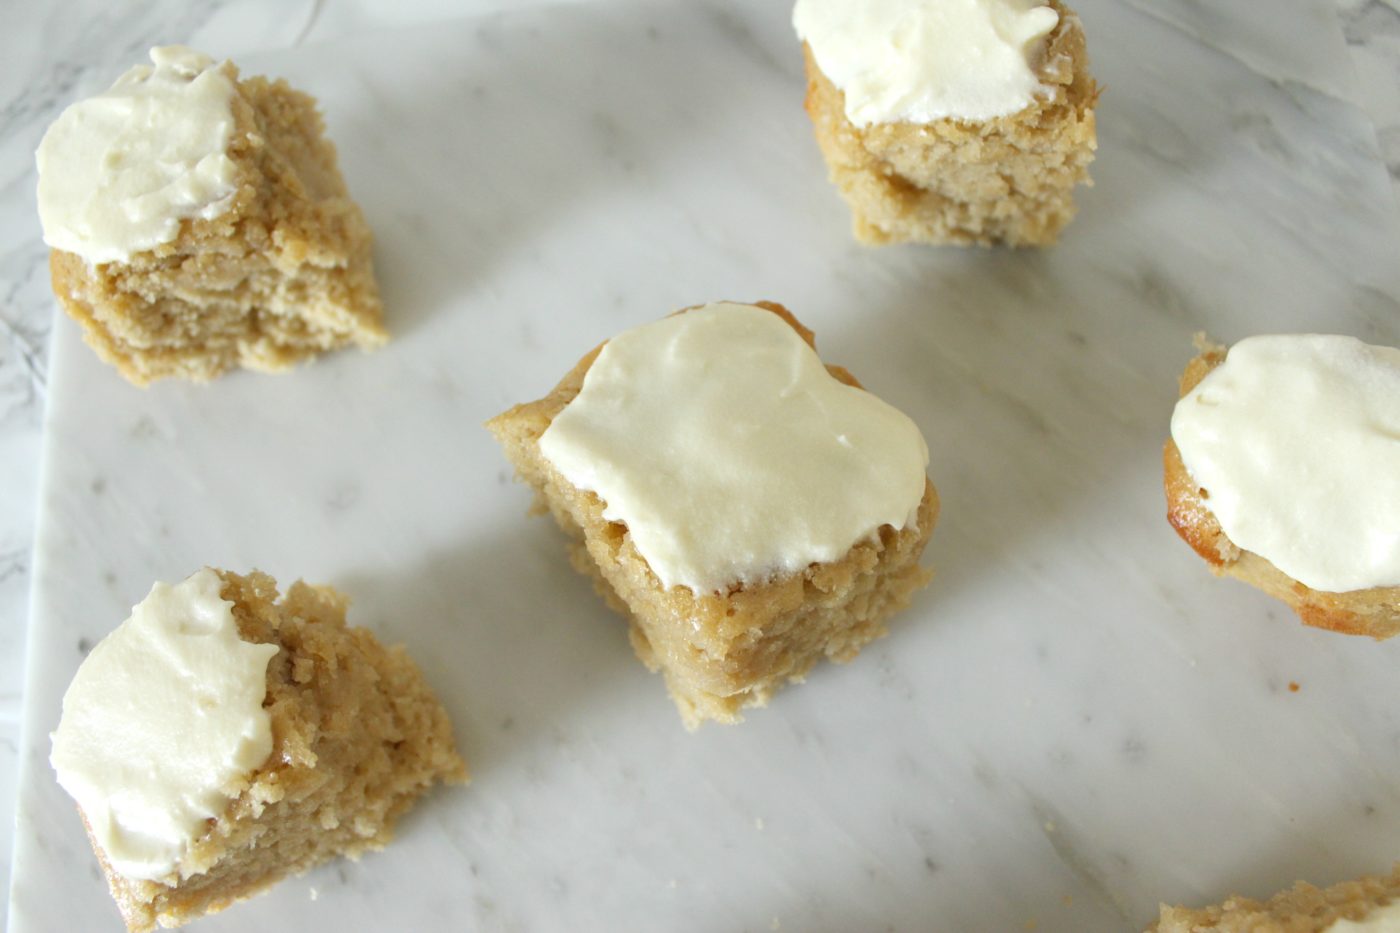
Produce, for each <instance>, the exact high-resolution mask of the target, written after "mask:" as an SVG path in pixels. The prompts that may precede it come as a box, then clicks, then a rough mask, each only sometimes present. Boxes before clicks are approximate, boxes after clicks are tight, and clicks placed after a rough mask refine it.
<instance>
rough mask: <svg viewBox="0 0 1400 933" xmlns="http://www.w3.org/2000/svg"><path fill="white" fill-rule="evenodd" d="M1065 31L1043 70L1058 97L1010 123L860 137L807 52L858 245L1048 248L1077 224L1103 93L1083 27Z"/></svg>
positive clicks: (815, 117)
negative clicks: (1079, 189) (1078, 190)
mask: <svg viewBox="0 0 1400 933" xmlns="http://www.w3.org/2000/svg"><path fill="white" fill-rule="evenodd" d="M1050 5H1051V6H1053V7H1054V8H1055V10H1056V12H1058V13H1059V14H1060V21H1059V23H1058V24H1057V25H1056V27H1055V29H1054V30H1053V31H1052V32H1051V33H1050V35H1049V36H1048V37H1047V39H1046V46H1045V52H1044V57H1043V61H1042V63H1041V66H1040V80H1041V84H1042V85H1043V86H1044V87H1046V88H1048V89H1049V93H1048V94H1043V95H1041V96H1038V97H1037V99H1036V101H1035V102H1034V103H1032V104H1031V105H1030V106H1028V107H1026V108H1024V109H1023V110H1020V111H1018V112H1017V113H1014V114H1010V115H1008V116H1005V117H997V118H994V119H990V120H980V121H967V120H957V119H944V120H936V121H934V122H932V123H907V122H899V123H879V124H874V125H871V126H868V127H857V126H855V125H854V124H852V123H851V122H850V120H848V119H847V118H846V107H845V95H844V94H843V93H842V92H841V90H840V89H839V88H837V87H836V86H835V85H834V84H832V83H831V81H830V80H829V79H828V78H827V76H826V75H825V74H824V73H823V72H822V70H821V68H820V67H819V66H818V65H817V62H816V59H815V58H814V57H813V55H812V51H811V49H810V48H808V47H807V46H806V45H805V44H804V46H803V53H804V56H805V59H806V69H807V100H806V108H807V113H808V115H809V116H810V117H811V118H812V124H813V127H814V128H815V131H816V136H817V144H818V145H819V147H820V148H821V152H822V156H823V157H824V158H825V160H826V164H827V169H828V172H829V174H830V176H831V181H832V182H833V183H834V184H835V185H836V187H837V188H838V189H839V190H840V192H841V194H842V196H843V197H844V198H845V199H846V201H847V203H848V204H849V205H850V207H851V213H852V217H853V228H854V234H855V237H856V239H857V240H860V241H861V242H863V243H868V244H872V245H879V244H886V243H906V242H915V243H932V244H960V245H973V244H975V245H979V246H992V245H1007V246H1046V245H1049V244H1052V243H1054V242H1055V240H1056V238H1057V237H1058V236H1059V233H1060V231H1061V230H1062V229H1063V228H1064V227H1065V225H1066V224H1068V223H1069V222H1070V221H1071V220H1072V219H1073V218H1074V214H1075V205H1074V197H1073V192H1074V187H1075V186H1076V185H1079V184H1086V185H1087V184H1091V182H1090V180H1089V163H1090V162H1092V161H1093V158H1094V150H1095V149H1096V148H1097V145H1098V143H1097V135H1096V131H1095V126H1094V105H1095V103H1096V102H1097V100H1098V95H1099V87H1098V85H1097V84H1095V82H1094V79H1093V78H1092V77H1091V76H1090V74H1089V71H1088V55H1087V52H1086V51H1085V42H1084V31H1083V28H1082V27H1081V25H1080V22H1079V17H1078V16H1076V15H1075V14H1074V13H1073V12H1072V11H1070V10H1069V9H1068V8H1067V7H1065V6H1064V4H1062V3H1060V2H1058V0H1050Z"/></svg>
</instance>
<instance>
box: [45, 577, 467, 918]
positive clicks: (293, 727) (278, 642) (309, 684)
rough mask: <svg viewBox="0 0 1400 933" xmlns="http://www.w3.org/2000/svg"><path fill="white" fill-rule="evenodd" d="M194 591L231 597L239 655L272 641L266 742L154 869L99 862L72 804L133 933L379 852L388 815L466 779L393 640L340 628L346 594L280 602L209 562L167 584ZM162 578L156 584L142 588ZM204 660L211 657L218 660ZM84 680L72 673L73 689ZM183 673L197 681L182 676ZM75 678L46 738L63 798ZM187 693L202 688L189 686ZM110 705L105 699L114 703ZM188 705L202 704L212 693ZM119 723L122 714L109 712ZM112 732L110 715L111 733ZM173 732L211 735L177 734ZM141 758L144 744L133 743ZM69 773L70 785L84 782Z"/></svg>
mask: <svg viewBox="0 0 1400 933" xmlns="http://www.w3.org/2000/svg"><path fill="white" fill-rule="evenodd" d="M215 574H217V576H214V575H215ZM193 586H202V587H205V588H206V599H205V602H204V605H205V606H209V605H218V604H217V603H210V602H209V597H214V596H217V598H219V599H221V600H223V601H224V602H225V603H228V602H231V603H232V607H231V612H232V617H233V619H234V620H235V623H236V637H237V639H238V640H239V644H238V645H237V647H238V648H239V650H246V649H245V648H244V647H243V646H246V645H254V646H264V645H265V646H270V647H269V649H268V650H269V652H270V659H269V660H268V661H267V662H266V665H267V667H266V692H265V695H264V696H263V699H262V704H261V705H262V708H263V710H265V712H266V713H267V715H268V716H269V717H270V732H271V751H270V753H269V754H268V755H267V756H266V759H265V760H264V761H262V762H261V764H258V765H257V766H256V767H254V768H253V769H252V771H251V773H247V774H246V775H244V776H242V777H239V778H237V779H236V780H234V781H233V783H232V784H231V785H230V786H228V787H227V788H226V789H225V791H224V793H226V794H228V795H229V799H228V802H227V805H226V809H225V810H224V811H223V812H222V813H221V814H220V815H218V816H217V817H215V818H211V819H209V820H208V821H207V824H205V829H204V831H203V832H202V833H201V834H199V835H198V837H197V838H195V839H193V841H192V842H190V843H189V844H188V845H187V846H186V847H185V848H184V849H183V852H182V854H181V855H180V857H179V859H178V864H177V866H176V867H175V868H174V869H172V870H170V871H169V872H168V873H166V874H165V875H164V876H163V877H159V878H155V879H151V878H141V877H131V876H128V875H127V874H124V873H123V872H122V871H121V870H118V869H117V868H115V867H114V866H113V864H112V863H113V861H118V860H117V859H113V858H109V853H108V852H107V851H105V850H104V847H103V845H102V844H101V842H100V841H99V838H98V835H97V834H95V833H94V832H93V826H92V824H91V823H90V822H89V815H88V814H87V813H85V812H84V811H83V809H82V806H81V805H80V806H79V812H80V813H81V814H82V815H83V821H84V825H85V826H87V828H88V834H89V837H90V838H91V840H92V843H93V849H94V851H95V852H96V854H97V858H98V860H99V862H100V863H101V865H102V868H103V871H104V873H105V874H106V877H107V882H108V885H109V886H110V888H111V891H112V896H113V897H114V898H115V900H116V902H117V905H118V907H119V908H120V910H121V913H122V917H123V919H124V920H125V922H126V925H127V928H128V929H129V930H131V931H133V933H137V931H147V930H152V929H154V928H155V927H156V925H157V924H159V925H160V926H164V927H176V926H181V925H183V924H185V923H188V922H189V921H191V920H194V919H197V918H198V917H201V916H203V915H205V914H209V913H214V912H217V911H221V910H223V909H224V908H226V907H228V906H230V905H232V904H234V903H235V902H237V901H240V900H244V899H246V898H248V897H250V896H252V895H254V894H257V893H259V892H261V891H262V890H264V889H265V888H267V887H269V886H271V885H273V884H275V883H276V882H278V881H280V880H282V879H283V878H285V877H287V876H290V875H296V874H300V873H302V872H304V871H306V870H308V869H310V868H312V867H313V866H315V865H317V864H319V863H321V862H324V861H326V860H328V859H331V858H334V857H336V856H341V855H344V856H348V857H350V858H358V857H359V856H360V855H362V854H363V853H365V852H368V851H371V850H375V849H381V848H383V847H384V846H385V845H386V844H387V843H388V842H389V840H390V838H391V836H392V834H393V829H394V824H395V822H396V821H397V820H398V818H399V817H400V816H402V815H403V814H404V813H405V812H406V811H407V810H408V809H409V808H410V807H412V806H413V804H414V803H415V802H416V801H417V800H418V799H419V798H420V797H421V796H422V795H423V794H424V793H426V792H427V791H428V790H429V789H430V788H431V787H432V786H433V785H435V784H437V783H439V782H446V783H465V782H466V781H467V778H468V775H467V768H466V765H465V763H464V762H463V760H462V759H461V757H460V756H459V755H458V754H457V751H456V748H455V743H454V741H453V737H452V726H451V723H450V722H449V720H448V716H447V713H446V711H445V710H444V709H443V707H442V705H441V704H440V703H439V702H438V700H437V698H436V697H435V696H434V694H433V692H432V690H431V689H430V688H429V687H428V685H427V683H426V682H425V681H424V679H423V675H422V673H421V672H420V670H419V669H418V667H417V666H416V665H415V664H414V663H413V661H412V660H411V659H410V658H409V657H408V655H407V654H406V653H405V651H404V650H403V648H402V647H392V648H386V647H384V646H383V645H382V644H380V642H379V641H378V640H377V639H376V638H375V637H374V635H373V634H372V633H370V632H369V631H368V630H366V629H363V628H355V627H350V626H347V625H346V623H345V611H346V607H347V605H348V600H347V599H346V597H345V596H343V595H341V594H340V593H338V592H336V591H335V590H333V589H331V588H330V587H325V586H311V585H308V584H305V583H302V582H297V583H294V584H293V585H292V587H291V588H290V589H289V590H288V591H287V593H286V595H285V597H282V598H281V599H279V596H278V591H277V587H276V583H275V581H274V580H273V579H272V578H271V577H269V576H268V575H266V574H264V573H259V572H257V571H254V572H252V573H250V574H248V575H247V576H240V575H238V574H235V573H230V572H228V571H213V570H208V569H206V570H204V571H201V572H200V573H199V574H196V575H195V576H193V577H191V578H190V579H189V580H187V581H185V582H184V583H183V584H180V585H179V586H178V587H174V588H165V589H164V591H165V593H171V592H178V591H180V590H181V588H189V587H193ZM162 587H163V585H158V586H157V588H156V589H153V591H152V594H153V597H154V596H155V595H156V592H157V590H159V589H161V588H162ZM151 598H152V597H148V600H147V602H146V603H143V605H149V604H150V600H151ZM192 605H195V606H196V607H197V606H198V605H199V604H198V603H193V604H192ZM141 611H142V606H138V607H136V609H134V610H133V616H134V617H135V616H136V615H138V614H139V613H141ZM156 611H160V610H156ZM187 615H188V616H189V621H178V622H177V623H175V624H177V625H178V626H179V627H180V628H181V630H182V631H184V630H186V629H195V630H198V629H199V628H200V627H201V626H207V625H208V623H207V622H206V621H204V617H203V615H202V614H201V612H199V611H195V612H190V613H187ZM128 624H130V623H128ZM119 631H120V630H119ZM104 651H107V654H106V655H105V656H103V657H102V659H101V660H99V661H98V662H97V663H98V664H99V665H100V664H102V663H110V662H108V661H107V658H110V657H112V656H113V652H111V651H108V650H107V649H105V648H104V646H103V644H99V645H98V646H97V648H95V649H94V651H93V653H92V654H91V655H90V656H89V659H88V661H87V662H85V665H84V666H85V667H87V666H88V665H89V664H92V663H94V662H93V658H95V657H98V656H99V655H100V654H101V653H102V652H104ZM144 654H145V655H146V657H147V658H148V659H149V660H148V661H147V662H143V664H149V665H150V666H151V667H152V668H154V667H156V666H158V665H159V663H160V661H161V657H160V656H159V655H162V654H164V652H144ZM214 663H216V664H217V663H220V662H219V661H218V660H217V656H216V658H215V661H214ZM230 663H231V662H230ZM82 676H83V672H82V671H81V670H80V672H79V677H78V678H75V682H74V683H75V687H76V685H77V684H78V683H79V678H81V677H82ZM99 676H105V675H99ZM122 676H125V677H128V678H131V677H135V678H136V680H137V682H138V683H139V682H142V681H141V679H142V678H143V677H145V676H146V675H144V674H143V673H142V672H141V671H139V670H138V671H127V672H125V674H123V675H122ZM184 680H185V681H191V680H196V681H197V680H199V678H191V677H190V676H189V675H186V676H185V677H184ZM151 682H154V678H152V680H151ZM75 687H70V692H69V696H66V697H65V700H64V723H63V724H61V725H60V731H59V733H56V734H55V746H54V747H55V755H54V763H55V767H56V768H58V770H59V776H60V781H64V786H65V787H66V788H69V789H70V793H71V792H72V788H71V786H70V785H73V784H74V779H71V778H70V779H68V780H65V770H64V766H65V765H67V766H71V765H72V764H73V754H74V753H73V751H72V750H73V749H74V748H80V747H82V746H81V744H80V743H81V742H82V741H84V739H83V737H82V736H81V735H80V736H79V737H78V738H67V739H65V738H64V735H63V730H64V729H65V728H73V729H75V730H78V731H81V730H82V729H83V728H84V726H85V725H86V724H85V723H84V722H83V718H84V715H85V713H87V712H88V711H86V710H84V709H81V708H75V704H81V703H82V702H83V699H91V696H90V688H89V689H88V690H87V691H83V692H86V693H87V694H88V696H86V697H84V696H82V695H81V693H80V692H79V691H78V690H75ZM153 689H154V688H153ZM191 689H195V690H200V689H204V688H203V687H202V686H201V685H200V684H199V683H195V684H194V686H193V687H192V688H191ZM108 700H109V702H110V704H111V705H112V706H114V707H115V706H120V705H121V704H122V703H123V702H124V700H125V698H124V697H121V696H112V697H110V698H108ZM193 702H196V703H200V704H205V705H208V706H210V708H211V709H213V704H214V703H215V702H216V700H215V699H213V698H198V699H194V700H193ZM99 721H101V720H99ZM105 721H106V722H108V723H109V724H110V723H111V722H112V721H113V720H112V719H108V720H105ZM116 721H117V722H118V723H120V717H117V719H116ZM89 722H91V720H89ZM70 723H72V725H70ZM148 725H149V724H147V726H148ZM121 731H122V727H121V725H120V724H119V725H118V726H117V727H116V728H114V729H113V732H115V733H121ZM146 735H149V733H147V732H145V731H141V730H139V729H133V732H132V734H130V735H125V736H124V735H122V734H115V735H113V736H112V739H111V740H112V741H114V742H116V743H119V744H118V749H120V748H121V747H122V746H121V745H120V743H127V746H126V747H128V748H130V747H131V743H135V744H137V745H139V744H140V743H141V742H142V741H143V739H142V738H141V736H146ZM99 738H100V737H99ZM65 741H66V742H67V745H66V746H65V745H64V744H63V742H65ZM102 741H105V739H104V740H102ZM179 741H183V742H187V743H200V742H203V741H208V739H207V737H205V736H201V735H199V734H187V735H184V736H181V737H180V738H179ZM118 753H119V752H118ZM152 753H153V752H152V751H151V749H149V748H145V749H138V750H137V751H136V752H135V754H138V755H143V754H152ZM65 756H66V757H65ZM80 764H82V763H81V762H80ZM88 767H91V765H90V764H88ZM128 767H136V766H135V765H132V764H130V763H129V761H128V760H126V759H121V760H118V761H117V762H116V763H115V764H114V765H112V766H110V767H109V768H108V769H106V770H108V771H111V772H118V771H123V770H124V769H126V768H128ZM151 779H152V780H155V778H154V776H153V777H152V778H151ZM76 780H77V781H78V786H81V781H82V780H84V779H83V778H78V779H76ZM115 780H118V781H120V779H115ZM118 790H119V791H120V790H121V789H120V788H118ZM118 796H121V793H119V794H118ZM119 806H120V804H116V803H112V804H110V815H109V813H108V808H109V801H108V800H101V801H100V808H101V812H102V814H103V816H104V818H105V819H106V820H108V821H109V822H110V823H113V824H116V825H118V826H119V827H120V826H121V825H122V824H123V822H124V821H125V824H126V828H125V829H119V830H118V831H119V832H124V833H126V834H128V835H129V834H130V832H131V829H130V813H139V812H140V811H139V810H134V811H130V812H129V813H128V814H127V815H125V816H123V815H121V814H118V813H117V810H118V808H119ZM127 806H128V807H130V806H131V805H130V804H129V803H128V804H127ZM94 818H96V816H95V815H94Z"/></svg>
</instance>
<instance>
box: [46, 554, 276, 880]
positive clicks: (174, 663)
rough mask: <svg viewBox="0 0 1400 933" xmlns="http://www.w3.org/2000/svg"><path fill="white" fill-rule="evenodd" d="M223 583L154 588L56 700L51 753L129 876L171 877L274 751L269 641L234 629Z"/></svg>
mask: <svg viewBox="0 0 1400 933" xmlns="http://www.w3.org/2000/svg"><path fill="white" fill-rule="evenodd" d="M222 586H223V583H222V581H221V580H220V578H219V575H218V574H217V573H215V572H214V571H213V570H210V569H207V568H206V569H204V570H201V571H199V572H198V573H196V574H194V575H193V576H191V577H190V578H188V579H187V580H185V581H184V582H183V583H179V584H176V585H175V586H169V585H167V584H164V583H157V584H155V585H154V586H152V587H151V592H150V595H148V596H147V597H146V598H145V599H144V600H143V601H142V602H141V603H140V604H139V605H137V606H135V607H134V608H133V609H132V610H131V617H130V618H128V619H127V620H126V621H125V622H123V623H122V624H121V625H120V626H118V627H117V628H116V630H115V631H113V632H112V633H111V634H110V635H108V636H107V637H106V638H104V639H102V641H101V642H100V643H98V645H97V646H96V647H95V648H93V649H92V653H91V654H89V655H88V657H87V659H86V660H85V661H83V663H82V666H80V667H79V668H78V673H77V674H76V675H75V676H74V677H73V683H72V684H70V685H69V687H68V692H67V693H66V694H64V696H63V718H62V719H61V721H60V722H59V724H58V731H56V732H55V733H54V734H53V752H52V754H51V756H50V759H49V760H50V762H51V763H52V764H53V767H54V770H55V771H56V772H57V773H58V783H59V784H61V785H63V789H64V790H66V791H68V793H69V794H70V795H71V796H72V797H73V799H74V800H75V801H77V803H78V806H80V807H81V808H82V811H83V815H84V816H86V817H87V820H88V824H89V825H90V826H91V827H92V834H93V836H94V837H95V838H96V840H97V844H98V845H99V846H100V847H101V849H102V851H103V853H104V854H105V855H106V857H107V861H108V862H109V863H110V864H111V866H112V868H113V869H114V870H115V871H117V872H119V873H121V874H123V875H126V876H128V877H131V878H146V879H157V878H162V877H165V876H167V875H169V874H170V872H172V871H173V870H174V869H175V868H176V867H177V866H178V864H179V860H180V858H181V856H182V855H183V854H184V853H185V852H186V851H187V849H188V848H189V845H190V844H191V843H192V842H194V841H195V840H196V839H198V838H199V837H200V836H201V835H203V833H204V831H205V828H206V823H205V821H206V820H208V819H210V818H212V817H217V816H218V815H219V814H221V813H222V812H223V811H224V809H225V808H226V807H227V805H228V802H229V800H230V797H231V795H230V793H229V792H228V791H229V789H230V788H231V787H232V786H233V785H234V784H235V783H236V782H237V781H238V780H240V779H241V778H243V777H244V776H246V775H247V774H248V773H249V772H251V771H252V770H253V769H254V768H257V767H258V766H259V765H261V764H262V763H263V762H264V761H265V760H266V759H267V756H268V755H269V754H270V753H271V751H272V724H271V718H270V717H269V716H268V714H267V711H266V710H264V709H263V707H262V702H263V698H264V697H265V696H266V694H267V663H268V661H269V660H270V659H271V658H272V656H273V655H275V654H276V653H277V650H278V649H277V646H276V645H262V644H250V643H248V642H245V641H242V640H241V639H240V638H239V637H238V626H237V623H236V622H235V620H234V618H233V612H232V606H233V604H232V603H230V602H227V601H225V600H224V599H221V598H220V596H219V591H220V589H221V588H222Z"/></svg>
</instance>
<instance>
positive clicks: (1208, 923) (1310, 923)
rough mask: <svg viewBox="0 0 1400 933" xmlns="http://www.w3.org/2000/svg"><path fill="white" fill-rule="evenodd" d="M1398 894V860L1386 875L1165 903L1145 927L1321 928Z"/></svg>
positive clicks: (1194, 932)
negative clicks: (1260, 896)
mask: <svg viewBox="0 0 1400 933" xmlns="http://www.w3.org/2000/svg"><path fill="white" fill-rule="evenodd" d="M1397 900H1400V863H1397V864H1396V865H1395V867H1394V868H1392V869H1391V872H1390V874H1389V875H1388V876H1378V875H1368V876H1367V877H1365V878H1358V879H1357V880H1356V881H1343V882H1341V883H1339V884H1334V885H1332V887H1330V888H1318V887H1314V886H1313V885H1310V884H1308V883H1307V882H1306V881H1299V882H1298V883H1297V884H1295V885H1293V887H1291V888H1289V889H1288V890H1286V891H1280V892H1279V893H1278V894H1275V895H1274V896H1273V897H1271V898H1269V900H1268V901H1264V902H1261V901H1255V900H1251V899H1249V898H1247V897H1239V896H1234V897H1230V898H1228V899H1226V900H1225V901H1224V902H1223V903H1220V904H1214V905H1212V906H1210V907H1203V908H1200V909H1199V910H1195V909H1192V908H1190V907H1168V906H1167V905H1166V904H1163V905H1162V907H1161V916H1160V917H1159V919H1158V920H1157V922H1156V923H1154V924H1153V925H1152V926H1150V927H1148V933H1322V931H1324V930H1326V929H1327V928H1328V927H1329V926H1330V925H1331V924H1333V923H1335V922H1337V921H1338V920H1352V921H1357V920H1363V919H1365V918H1366V916H1367V915H1368V914H1370V913H1371V912H1372V911H1373V910H1375V909H1376V908H1378V907H1384V906H1386V905H1388V904H1391V903H1394V902H1395V901H1397Z"/></svg>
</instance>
